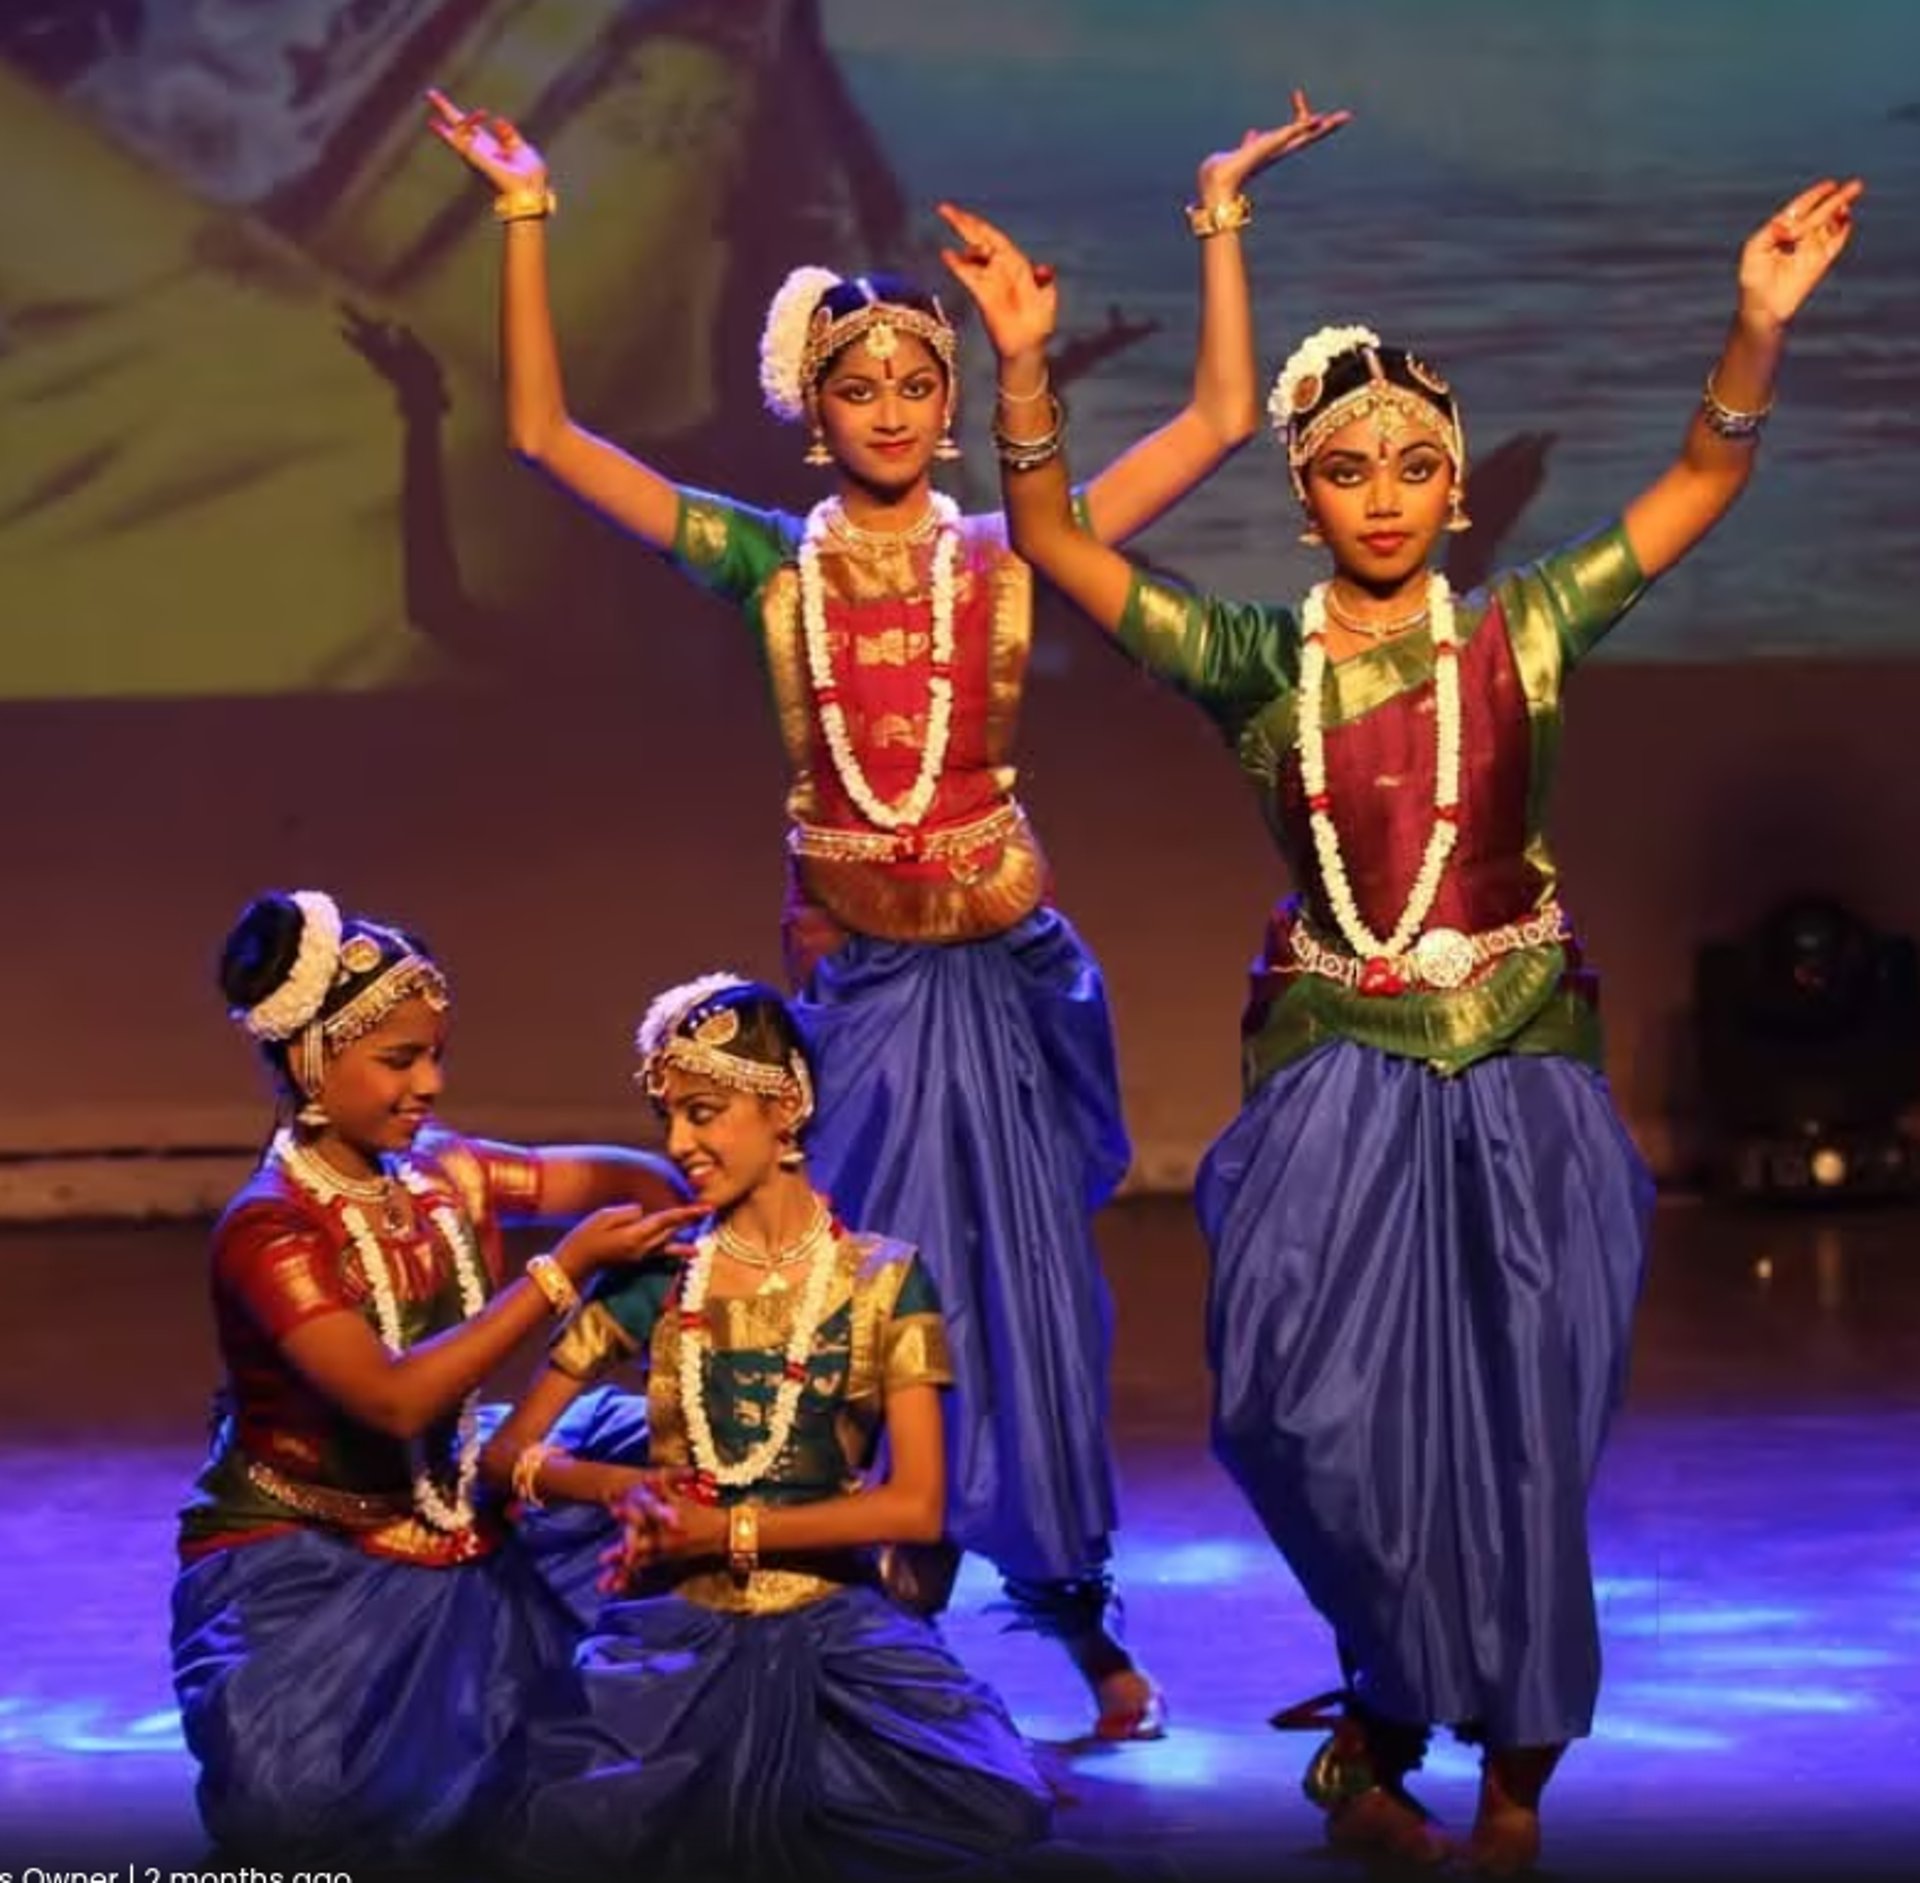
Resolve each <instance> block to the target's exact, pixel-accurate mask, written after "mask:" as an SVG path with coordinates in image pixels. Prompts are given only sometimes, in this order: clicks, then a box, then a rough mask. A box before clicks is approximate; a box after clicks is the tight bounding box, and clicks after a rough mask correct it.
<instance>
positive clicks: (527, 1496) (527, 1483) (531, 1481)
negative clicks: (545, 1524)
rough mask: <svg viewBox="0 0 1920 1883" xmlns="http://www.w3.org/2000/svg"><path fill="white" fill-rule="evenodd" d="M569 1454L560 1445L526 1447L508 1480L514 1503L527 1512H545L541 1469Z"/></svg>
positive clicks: (514, 1464) (522, 1450)
mask: <svg viewBox="0 0 1920 1883" xmlns="http://www.w3.org/2000/svg"><path fill="white" fill-rule="evenodd" d="M566 1456H567V1453H566V1452H565V1451H564V1450H563V1449H562V1448H561V1447H560V1446H558V1445H548V1444H545V1443H541V1444H537V1445H525V1446H522V1447H521V1450H520V1455H519V1456H518V1457H517V1458H515V1459H514V1461H513V1473H512V1476H511V1477H510V1479H509V1480H508V1488H509V1489H510V1490H511V1491H512V1492H513V1501H514V1502H515V1503H516V1504H519V1505H521V1506H522V1507H523V1508H524V1509H527V1510H545V1509H546V1505H545V1504H544V1503H542V1502H541V1500H540V1471H541V1467H542V1466H543V1465H545V1464H547V1463H548V1462H549V1460H551V1459H554V1458H564V1457H566Z"/></svg>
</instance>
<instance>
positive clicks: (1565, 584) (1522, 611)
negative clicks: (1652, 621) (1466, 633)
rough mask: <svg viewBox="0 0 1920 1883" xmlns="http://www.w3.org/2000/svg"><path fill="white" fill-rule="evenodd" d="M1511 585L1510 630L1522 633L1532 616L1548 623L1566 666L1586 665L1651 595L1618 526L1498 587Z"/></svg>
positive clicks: (1583, 539)
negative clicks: (1583, 662) (1616, 627)
mask: <svg viewBox="0 0 1920 1883" xmlns="http://www.w3.org/2000/svg"><path fill="white" fill-rule="evenodd" d="M1508 584H1510V585H1511V587H1510V588H1508V590H1507V592H1506V593H1505V594H1504V595H1503V596H1502V600H1503V601H1504V603H1505V606H1506V613H1507V618H1508V624H1509V629H1510V631H1511V630H1518V631H1520V632H1522V633H1524V632H1525V621H1524V617H1525V616H1528V615H1533V616H1535V617H1537V618H1541V619H1543V621H1544V622H1550V623H1551V625H1552V629H1553V632H1554V635H1555V637H1556V638H1557V639H1558V641H1559V643H1560V651H1561V659H1562V662H1563V663H1564V665H1566V666H1568V667H1571V666H1573V665H1574V663H1575V662H1576V661H1580V660H1584V659H1585V658H1586V656H1587V655H1588V654H1590V653H1591V652H1592V651H1593V650H1594V648H1595V647H1597V646H1598V645H1599V644H1600V642H1601V640H1602V639H1603V638H1604V637H1605V635H1606V633H1607V631H1608V630H1609V629H1610V628H1611V627H1612V626H1613V625H1614V623H1615V622H1617V621H1618V620H1619V619H1620V618H1621V617H1622V616H1623V615H1624V614H1625V613H1626V612H1627V610H1628V609H1630V608H1631V607H1632V606H1633V605H1634V603H1635V602H1637V601H1638V600H1639V599H1640V597H1641V596H1642V595H1644V594H1645V593H1646V590H1647V579H1646V577H1645V576H1644V575H1642V574H1641V573H1640V564H1639V563H1638V562H1637V561H1636V560H1635V558H1634V554H1633V545H1632V544H1631V543H1629V542H1628V541H1627V532H1626V529H1625V526H1624V525H1622V524H1619V523H1614V524H1610V525H1609V526H1608V527H1607V528H1605V529H1600V530H1595V531H1593V532H1592V534H1591V535H1587V536H1582V537H1580V538H1578V539H1577V540H1576V541H1574V542H1571V543H1569V544H1568V545H1567V546H1566V547H1565V548H1564V549H1558V550H1555V551H1554V553H1553V554H1552V555H1550V556H1544V557H1542V558H1541V559H1540V561H1538V562H1536V563H1534V564H1533V565H1532V566H1531V567H1529V568H1525V569H1521V570H1519V571H1517V572H1516V573H1515V574H1513V575H1511V576H1509V577H1507V578H1506V579H1505V583H1503V584H1497V585H1496V586H1497V587H1506V586H1507V585H1508Z"/></svg>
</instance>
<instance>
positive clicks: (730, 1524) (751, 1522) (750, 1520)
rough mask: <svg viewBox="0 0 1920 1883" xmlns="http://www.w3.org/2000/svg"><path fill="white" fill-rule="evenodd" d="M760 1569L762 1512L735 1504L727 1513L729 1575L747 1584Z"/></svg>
mask: <svg viewBox="0 0 1920 1883" xmlns="http://www.w3.org/2000/svg"><path fill="white" fill-rule="evenodd" d="M759 1567H760V1511H759V1508H758V1507H757V1506H756V1505H753V1504H735V1505H734V1506H733V1508H732V1509H731V1510H729V1511H728V1512H727V1573H728V1574H729V1575H730V1576H732V1577H733V1579H734V1580H735V1581H736V1582H745V1581H746V1580H747V1579H748V1578H749V1577H750V1576H751V1575H752V1574H753V1572H754V1571H755V1570H756V1569H758V1568H759Z"/></svg>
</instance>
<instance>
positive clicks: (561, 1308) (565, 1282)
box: [527, 1255, 580, 1320]
mask: <svg viewBox="0 0 1920 1883" xmlns="http://www.w3.org/2000/svg"><path fill="white" fill-rule="evenodd" d="M527 1280H528V1281H530V1282H532V1283H533V1285H534V1286H535V1287H536V1288H538V1289H539V1290H540V1292H541V1293H542V1294H543V1295H545V1296H546V1298H547V1306H548V1308H549V1309H551V1310H552V1313H553V1317H554V1319H555V1320H564V1319H565V1318H566V1317H567V1316H568V1315H569V1314H571V1313H572V1312H573V1311H574V1309H575V1308H577V1307H578V1306H579V1305H580V1290H579V1289H578V1288H576V1287H575V1286H574V1285H573V1278H572V1277H571V1276H570V1275H569V1274H568V1273H567V1271H566V1270H565V1269H564V1268H562V1267H561V1266H560V1264H559V1263H558V1262H556V1261H555V1260H554V1259H553V1257H552V1256H551V1255H536V1256H534V1257H533V1258H532V1259H531V1260H530V1261H529V1262H528V1263H527Z"/></svg>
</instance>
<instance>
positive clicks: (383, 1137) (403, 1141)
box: [320, 994, 448, 1164]
mask: <svg viewBox="0 0 1920 1883" xmlns="http://www.w3.org/2000/svg"><path fill="white" fill-rule="evenodd" d="M447 1020H448V1016H447V1013H446V1011H445V1010H444V1008H435V1007H433V1006H431V1005H430V1004H429V1003H428V1002H427V1001H426V999H425V998H423V997H422V996H421V995H418V994H416V995H414V996H413V998H412V999H410V1000H403V1001H402V1002H400V1004H399V1005H398V1006H397V1007H395V1008H394V1010H393V1011H392V1012H391V1013H390V1014H388V1015H387V1017H386V1018H385V1019H384V1020H382V1021H381V1022H380V1024H379V1025H378V1026H377V1027H375V1028H374V1029H373V1030H372V1031H371V1032H369V1033H364V1034H362V1035H361V1037H360V1038H359V1039H357V1040H355V1041H354V1042H353V1043H352V1044H351V1045H350V1046H345V1047H343V1048H342V1049H341V1050H340V1051H339V1052H338V1053H337V1054H335V1055H334V1056H333V1057H332V1058H331V1059H329V1060H328V1061H327V1067H326V1074H325V1076H324V1078H323V1079H322V1081H321V1085H320V1100H321V1103H322V1104H323V1105H324V1106H325V1108H326V1113H327V1129H326V1132H325V1133H323V1134H322V1135H323V1136H331V1137H334V1138H337V1139H338V1140H339V1141H340V1143H341V1144H342V1145H343V1146H344V1147H345V1148H346V1149H348V1150H349V1151H351V1152H354V1153H356V1154H357V1155H358V1156H359V1157H360V1158H362V1159H364V1160H365V1161H366V1162H367V1163H369V1164H375V1163H378V1162H379V1160H380V1159H381V1158H382V1157H386V1156H392V1155H394V1154H395V1153H397V1152H400V1151H404V1150H406V1149H407V1147H408V1146H409V1145H411V1144H412V1143H413V1141H414V1139H415V1138H416V1137H417V1136H418V1135H419V1133H420V1129H421V1127H422V1126H423V1125H425V1124H426V1122H427V1120H428V1119H429V1118H430V1117H432V1115H433V1107H434V1104H435V1102H436V1101H437V1100H438V1098H439V1096H440V1094H441V1092H442V1090H443V1089H444V1088H445V1086H446V1076H445V1065H446V1052H447V1032H448V1026H447Z"/></svg>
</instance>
